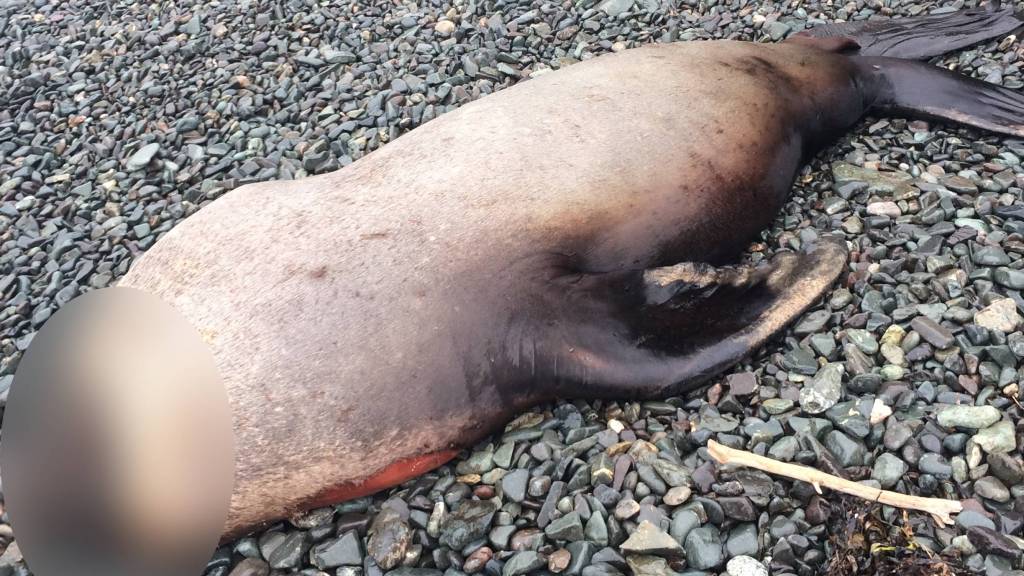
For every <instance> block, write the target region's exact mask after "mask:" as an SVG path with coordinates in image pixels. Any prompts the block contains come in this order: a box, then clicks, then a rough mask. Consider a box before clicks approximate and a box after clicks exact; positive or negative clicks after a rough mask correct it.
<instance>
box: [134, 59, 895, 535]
mask: <svg viewBox="0 0 1024 576" xmlns="http://www.w3.org/2000/svg"><path fill="white" fill-rule="evenodd" d="M823 46H824V47H825V48H826V49H822V47H823ZM829 46H832V45H831V44H828V43H823V44H821V45H814V42H810V43H808V44H806V45H805V44H803V43H786V44H782V45H761V44H749V43H741V42H728V41H720V42H700V43H679V44H662V45H650V46H645V47H642V48H637V49H632V50H627V51H625V52H622V53H619V54H614V55H607V56H602V57H599V58H595V59H593V60H591V61H587V62H583V63H580V64H577V65H574V66H572V67H570V68H568V69H565V70H559V71H557V72H553V73H549V74H546V75H543V76H541V77H538V78H536V79H532V80H530V81H528V82H523V83H520V84H519V85H516V86H514V87H511V88H509V89H506V90H503V91H501V92H499V93H496V94H493V95H490V96H487V97H485V98H483V99H481V100H479V101H477V102H473V103H470V104H467V105H466V106H464V107H462V108H460V109H458V110H456V111H453V112H451V113H448V114H445V115H444V116H441V117H439V118H437V119H435V120H432V121H430V122H429V123H427V124H425V125H424V126H421V127H419V128H417V129H415V130H413V131H411V132H410V133H409V134H406V135H403V136H402V137H400V138H399V139H397V140H396V141H394V142H392V143H390V144H388V145H387V146H385V147H383V148H381V149H379V150H377V151H374V152H373V153H371V154H368V155H367V156H366V157H364V158H362V159H360V160H358V161H356V162H354V163H353V164H351V165H349V166H347V167H345V168H343V169H341V170H339V171H336V172H333V173H330V174H325V175H321V176H315V177H311V178H306V179H303V180H300V181H290V182H267V183H261V184H252V185H247V186H244V187H242V188H239V189H237V190H234V191H232V192H230V193H228V194H226V195H225V196H224V197H222V198H220V199H218V200H216V201H215V202H213V203H211V204H210V205H209V206H207V207H205V208H204V209H202V210H201V211H199V212H198V213H197V214H196V215H194V216H192V217H190V218H188V219H187V220H185V221H184V222H183V223H181V224H180V225H178V226H177V227H175V228H174V229H172V230H171V231H170V232H168V233H167V234H166V235H165V236H164V237H163V238H161V239H160V240H159V241H158V242H157V243H156V244H155V245H154V246H153V247H152V249H151V250H149V251H148V252H147V253H146V254H145V255H143V256H142V257H141V258H140V259H139V260H137V261H136V262H135V263H134V265H133V267H132V268H131V270H130V272H129V273H128V274H127V276H125V277H124V278H123V279H122V281H121V285H122V286H129V287H135V288H139V289H143V290H146V291H148V292H151V293H153V294H156V295H157V296H159V297H161V298H162V299H164V300H165V301H166V302H168V303H170V304H171V305H172V306H173V307H174V308H176V309H177V310H178V311H179V312H181V313H182V314H183V315H184V316H185V317H186V318H187V319H188V320H189V322H191V323H192V324H193V325H194V326H195V327H196V328H197V330H198V331H199V332H200V333H201V334H202V336H203V338H204V339H205V340H206V342H207V344H208V345H209V346H210V348H211V350H212V351H213V354H214V357H215V358H216V360H217V364H218V367H219V369H220V373H221V377H222V379H223V382H224V384H225V386H226V387H227V391H228V396H229V399H230V402H231V406H232V410H233V414H234V430H235V436H236V438H235V440H236V478H235V489H234V493H233V496H232V502H231V512H230V515H229V519H228V523H227V526H226V530H225V531H226V534H229V535H230V534H238V533H240V532H242V531H244V530H246V529H249V528H252V527H254V526H257V525H259V524H261V523H265V522H267V521H270V520H273V519H277V518H282V517H285V516H287V515H289V514H291V513H293V512H295V511H298V510H302V509H305V508H309V507H311V506H316V505H322V504H325V503H329V502H333V501H338V500H342V499H346V498H350V497H354V496H358V495H362V494H365V493H368V492H372V491H374V490H376V489H380V488H383V487H386V486H390V485H394V484H396V483H398V482H400V481H402V480H404V479H406V478H408V477H410V476H412V475H415V474H417V473H419V472H422V471H423V470H425V469H427V468H430V467H434V466H437V465H439V464H441V463H442V462H444V461H446V460H447V459H449V458H451V457H452V456H453V455H454V454H455V453H456V452H457V451H458V450H459V449H462V448H465V447H468V446H471V445H472V444H473V443H475V442H476V441H478V440H479V439H481V438H482V437H484V436H485V435H486V434H488V433H490V432H493V431H495V430H496V429H498V428H500V426H502V425H503V424H504V423H505V422H506V421H507V420H508V419H509V418H510V417H512V416H513V415H514V414H515V413H516V412H517V411H518V410H521V409H523V408H524V407H527V406H530V405H533V404H536V403H538V402H542V401H546V400H550V399H553V398H556V397H560V396H561V397H565V396H615V397H652V396H658V395H663V394H665V393H668V392H670V391H678V390H679V389H680V388H679V383H680V382H686V383H689V384H688V385H692V384H693V383H698V382H701V381H704V380H706V379H707V378H708V377H710V376H711V375H713V374H715V373H716V372H717V371H721V370H722V369H723V368H724V367H726V366H728V365H729V364H730V363H732V362H735V361H736V360H738V359H739V358H740V357H742V356H743V355H744V354H746V353H749V352H750V350H751V349H753V348H755V347H756V346H758V345H759V344H760V343H761V342H763V341H764V339H766V338H767V337H769V336H770V335H771V334H773V333H775V332H777V331H778V330H779V329H781V327H782V326H783V325H784V323H785V321H788V320H790V319H792V318H793V317H795V315H796V314H798V313H799V312H800V310H802V309H804V308H806V306H808V305H809V304H810V303H811V302H813V300H814V299H815V298H816V297H817V296H818V294H820V293H821V291H823V290H824V289H825V287H827V285H828V284H829V283H830V282H831V280H832V279H833V278H834V277H835V276H836V275H838V273H839V271H840V270H841V269H842V267H843V264H844V262H845V251H843V253H842V254H841V255H839V254H837V253H836V252H835V251H834V250H833V252H831V253H828V254H827V257H820V258H818V260H814V261H815V262H820V263H821V264H822V266H823V267H820V268H819V267H814V266H809V267H807V268H808V270H807V273H806V274H805V275H804V276H799V274H800V271H799V268H801V267H800V266H796V265H795V264H794V262H791V261H786V262H788V264H787V263H786V262H783V263H782V264H783V265H780V266H779V268H780V269H785V270H787V271H786V272H785V274H783V275H782V276H779V277H776V276H778V275H772V274H767V275H764V274H762V275H760V276H758V275H757V274H753V275H748V274H746V273H743V274H733V273H731V272H730V273H727V274H719V273H717V272H715V273H713V274H711V275H710V276H709V275H708V274H709V273H708V271H707V270H706V269H705V268H702V267H701V266H696V267H692V266H691V267H684V268H683V269H682V271H681V272H679V273H680V274H682V275H683V277H685V278H689V280H687V281H686V282H683V284H687V285H698V284H700V283H701V282H704V281H705V280H706V279H707V278H711V279H712V280H713V281H714V282H722V283H724V284H728V286H727V288H729V287H732V288H736V287H741V286H752V285H754V284H756V283H757V282H762V284H764V286H769V288H771V289H770V290H769V289H761V292H758V294H762V295H763V296H764V297H763V298H762V299H763V300H764V303H765V307H764V309H763V310H760V309H759V310H757V311H754V312H752V313H751V315H750V316H749V318H748V317H744V316H742V315H737V312H741V311H742V308H743V307H744V306H748V304H747V299H746V298H744V299H742V300H737V301H732V302H730V301H728V300H726V301H725V302H724V303H714V302H712V303H710V304H707V305H706V306H705V305H704V304H700V302H701V301H698V304H699V306H698V307H697V308H694V307H690V308H688V309H685V310H684V311H683V312H679V310H677V309H675V308H672V307H667V306H663V307H662V308H657V307H655V308H651V307H650V306H648V305H649V304H651V303H652V302H653V300H651V298H655V297H654V296H651V295H650V294H648V296H647V300H644V294H643V290H644V288H643V284H642V283H641V281H640V280H641V277H642V276H643V274H644V271H645V270H649V269H652V268H655V267H661V266H669V265H673V264H676V263H679V262H698V263H700V262H710V263H721V262H725V261H727V260H728V259H729V258H732V257H735V255H736V254H738V253H739V252H740V251H741V250H742V248H743V247H744V246H745V245H746V244H747V243H748V242H749V241H750V240H751V239H753V238H754V237H755V235H756V234H757V233H758V232H759V231H760V230H762V229H763V228H765V227H766V226H767V225H769V224H770V222H771V221H772V219H773V218H774V215H775V213H776V212H777V210H778V209H779V208H780V207H781V205H782V203H783V202H784V200H785V199H786V196H787V194H788V191H789V189H790V186H791V183H792V181H793V178H794V176H795V173H796V171H797V169H798V167H799V166H800V163H801V161H802V160H803V159H804V158H806V157H807V156H808V155H809V154H811V153H813V152H814V151H816V150H817V149H818V148H819V147H820V146H821V145H823V144H824V143H826V142H828V141H829V140H831V139H832V138H834V137H835V136H837V135H838V134H840V133H842V132H843V131H845V130H847V129H848V128H849V127H850V126H851V125H852V124H853V123H854V122H855V121H856V120H857V119H858V118H860V117H861V116H862V115H863V114H864V112H865V110H866V109H867V108H868V107H869V106H871V105H872V103H873V102H874V101H875V98H876V95H877V93H878V92H879V90H880V89H879V83H878V82H877V78H875V77H874V76H872V73H871V70H870V67H865V66H864V65H862V64H860V65H859V64H858V63H857V62H856V61H855V60H853V59H851V58H848V57H847V56H844V55H841V54H838V53H835V51H834V50H832V49H829ZM835 46H837V47H838V46H839V45H838V44H837V45H835ZM836 49H838V48H836ZM825 264H827V267H825ZM787 266H788V268H787ZM826 272H827V273H826ZM786 274H789V275H793V277H799V278H801V280H800V282H794V283H787V282H783V281H784V280H787V279H788V278H789V276H786ZM644 278H646V276H644ZM751 278H753V280H751ZM773 282H774V285H773V284H772V283H773ZM783 284H787V285H788V286H789V287H788V288H787V287H786V286H783ZM701 285H703V284H701ZM762 288H763V286H762ZM730 289H731V288H730ZM786 290H788V291H789V293H788V294H784V293H785V292H786ZM727 291H728V290H726V289H723V290H720V291H719V292H720V293H721V292H727ZM670 296H671V295H670ZM666 298H667V299H670V297H666ZM757 299H758V298H755V297H751V298H750V301H756V300H757ZM655 300H657V302H655V304H658V305H659V306H660V305H662V304H665V301H666V299H660V300H658V299H657V298H655ZM638 308H644V309H645V310H655V311H656V312H658V313H656V314H655V313H650V312H648V313H646V314H647V315H646V316H643V317H642V318H641V315H636V314H634V312H633V311H634V310H635V309H638ZM703 308H706V314H708V315H709V317H710V318H711V321H705V320H704V319H702V318H701V317H700V316H701V312H700V310H701V309H703ZM661 312H664V316H663V315H662V314H661ZM755 312H756V313H755ZM695 316H697V320H693V318H694V317H695ZM723 316H724V317H726V318H724V319H723ZM733 316H735V319H734V323H735V325H733V326H730V325H729V318H731V317H733ZM638 318H639V319H638ZM661 318H668V319H672V321H673V322H674V321H678V322H680V324H678V325H676V327H675V328H673V329H671V330H664V326H661V327H660V328H659V327H658V326H660V325H659V324H658V322H662V320H661ZM753 318H756V319H757V322H751V321H750V319H753ZM718 319H721V322H720V323H719V322H718ZM641 320H642V322H641ZM712 321H713V322H712ZM665 322H667V320H666V321H665ZM645 323H646V324H645ZM745 323H746V324H753V325H755V326H754V329H756V330H754V332H751V331H750V330H748V329H747V328H746V327H744V326H742V324H745ZM719 324H721V325H720V326H719ZM638 326H639V327H638ZM652 326H653V327H655V328H656V331H658V330H661V331H662V332H663V333H664V334H663V336H664V337H663V338H662V339H661V340H658V339H655V340H654V342H655V345H650V346H642V345H638V344H637V341H638V334H640V332H643V331H644V330H648V329H650V328H651V327H652ZM743 330H747V332H744V334H745V336H743V338H738V337H731V336H730V331H733V332H736V333H739V332H742V331H743ZM752 330H753V329H752ZM755 332H756V333H755ZM701 338H704V340H701ZM691 340H692V342H691ZM687 342H690V344H687ZM693 342H696V344H694V343H693ZM686 346H690V347H689V348H687V347H686ZM675 355H679V356H680V357H683V356H685V358H684V359H682V360H680V359H678V358H676V356H675Z"/></svg>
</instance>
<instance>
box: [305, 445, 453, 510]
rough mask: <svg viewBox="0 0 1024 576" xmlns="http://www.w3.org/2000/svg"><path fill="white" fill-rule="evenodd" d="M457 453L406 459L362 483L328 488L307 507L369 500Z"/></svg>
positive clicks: (440, 453)
mask: <svg viewBox="0 0 1024 576" xmlns="http://www.w3.org/2000/svg"><path fill="white" fill-rule="evenodd" d="M458 453H459V451H458V450H441V451H439V452H431V453H430V454H424V455H422V456H413V457H412V458H403V459H402V460H399V461H397V462H394V463H392V464H389V465H387V466H385V467H384V468H383V469H381V470H379V471H378V472H376V473H374V474H373V475H371V476H370V477H368V478H366V479H365V480H363V481H361V482H346V483H344V484H339V485H337V486H332V487H330V488H327V489H326V490H323V491H322V492H320V493H319V494H317V495H316V496H314V497H313V498H312V500H310V501H309V503H308V504H307V505H306V506H304V507H308V508H320V507H323V506H330V505H332V504H337V503H339V502H344V501H346V500H353V499H355V498H361V497H363V496H369V495H370V494H374V493H376V492H380V491H381V490H384V489H385V488H391V487H392V486H397V485H399V484H401V483H402V482H405V481H406V480H411V479H413V478H415V477H417V476H419V475H421V474H423V473H424V472H427V471H429V470H433V469H434V468H437V467H438V466H441V465H442V464H444V463H446V462H448V461H449V460H451V459H452V458H455V456H456V455H458Z"/></svg>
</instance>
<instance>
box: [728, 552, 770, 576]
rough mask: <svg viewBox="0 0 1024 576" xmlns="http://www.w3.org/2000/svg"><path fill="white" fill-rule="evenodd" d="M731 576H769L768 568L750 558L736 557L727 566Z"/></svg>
mask: <svg viewBox="0 0 1024 576" xmlns="http://www.w3.org/2000/svg"><path fill="white" fill-rule="evenodd" d="M725 571H726V572H728V574H729V576H768V568H767V567H766V566H765V565H764V564H762V563H760V562H758V561H757V560H755V559H754V558H751V557H750V556H736V557H735V558H733V559H731V560H729V562H727V563H726V565H725Z"/></svg>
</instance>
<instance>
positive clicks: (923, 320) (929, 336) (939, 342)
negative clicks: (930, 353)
mask: <svg viewBox="0 0 1024 576" xmlns="http://www.w3.org/2000/svg"><path fill="white" fill-rule="evenodd" d="M910 327H911V328H912V329H914V330H915V331H916V332H917V333H918V334H920V335H921V338H923V339H924V340H925V341H926V342H928V343H929V344H931V345H932V346H935V347H936V348H940V349H942V348H949V347H950V346H952V345H953V341H954V339H953V333H952V332H950V331H949V329H947V328H946V327H945V326H942V325H941V324H939V323H938V322H935V321H934V320H932V319H931V318H928V317H927V316H918V317H916V318H914V319H913V320H911V322H910Z"/></svg>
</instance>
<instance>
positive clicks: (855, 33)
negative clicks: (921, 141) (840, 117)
mask: <svg viewBox="0 0 1024 576" xmlns="http://www.w3.org/2000/svg"><path fill="white" fill-rule="evenodd" d="M1022 25H1024V22H1022V21H1021V19H1020V17H1019V16H1017V15H1016V14H1015V13H1014V10H1013V6H1012V5H1009V6H1006V7H1005V8H1003V7H1002V6H1001V3H1000V2H992V3H990V4H989V6H988V7H987V8H970V9H966V10H958V11H956V12H950V13H948V14H934V15H929V16H915V17H910V18H896V19H892V20H861V21H858V22H843V23H838V24H824V25H821V26H815V27H813V28H811V29H809V30H804V31H802V32H798V33H796V34H794V35H792V36H790V37H789V38H788V39H787V40H786V42H793V43H796V42H804V41H805V40H806V39H822V40H824V39H836V38H844V37H845V38H848V39H850V40H852V41H854V42H856V43H857V44H858V45H859V46H860V51H859V54H861V55H862V56H888V57H891V58H906V59H909V60H927V59H928V58H933V57H935V56H941V55H942V54H946V53H948V52H953V51H955V50H960V49H961V48H967V47H968V46H973V45H975V44H978V43H980V42H984V41H986V40H989V39H992V38H998V37H999V36H1002V35H1004V34H1009V33H1010V32H1013V31H1014V30H1016V29H1017V28H1020V27H1021V26H1022ZM826 49H827V48H826Z"/></svg>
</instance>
